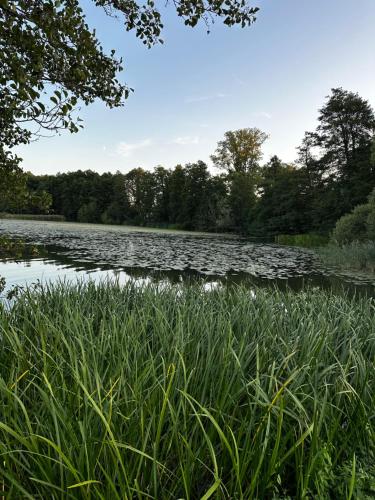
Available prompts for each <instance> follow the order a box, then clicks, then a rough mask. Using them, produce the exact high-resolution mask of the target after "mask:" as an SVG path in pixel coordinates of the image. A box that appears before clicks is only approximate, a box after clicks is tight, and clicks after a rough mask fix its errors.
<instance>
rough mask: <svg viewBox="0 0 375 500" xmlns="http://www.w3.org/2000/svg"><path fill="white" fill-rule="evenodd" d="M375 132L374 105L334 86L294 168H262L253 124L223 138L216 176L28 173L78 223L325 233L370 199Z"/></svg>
mask: <svg viewBox="0 0 375 500" xmlns="http://www.w3.org/2000/svg"><path fill="white" fill-rule="evenodd" d="M374 132H375V114H374V111H373V109H372V108H371V106H370V104H369V103H368V102H367V101H366V100H364V99H362V98H361V97H360V96H359V95H358V94H356V93H353V92H348V91H345V90H343V89H341V88H337V89H332V93H331V95H330V96H329V97H328V98H327V101H326V102H325V103H324V105H323V107H322V108H321V109H320V110H319V116H318V127H317V128H316V130H315V131H314V132H306V134H305V137H304V139H303V142H302V144H301V146H300V147H299V148H298V160H297V161H296V163H295V164H286V163H283V162H282V160H280V159H279V158H278V157H277V156H274V157H273V158H271V160H270V161H269V162H268V163H266V164H263V165H261V159H262V150H261V149H262V144H263V142H264V141H265V140H266V139H267V135H266V134H264V133H263V132H261V131H260V130H258V129H256V128H250V129H242V130H237V131H233V132H227V133H226V134H225V137H224V139H223V140H222V141H220V142H219V143H218V146H217V149H216V151H215V152H214V154H213V155H212V157H211V159H212V161H213V163H214V165H215V167H217V169H219V171H220V174H218V175H213V174H212V173H211V172H210V171H209V169H208V167H207V165H206V164H205V163H203V162H202V161H198V162H196V163H191V164H188V165H185V166H184V167H183V166H181V165H178V166H176V167H175V168H174V169H172V170H168V169H165V168H163V167H161V166H158V167H156V168H155V169H154V171H152V172H150V171H146V170H143V169H142V168H136V169H133V170H131V171H130V172H128V173H126V174H123V173H120V172H117V173H115V174H111V173H105V174H102V175H100V174H98V173H96V172H93V171H90V170H88V171H77V172H71V173H63V174H57V175H55V176H52V175H46V176H34V175H31V174H29V175H28V180H27V184H28V188H29V190H31V191H32V192H33V193H36V194H38V193H39V194H40V196H41V194H42V193H49V194H50V195H51V196H52V204H51V206H50V211H52V212H53V213H58V214H62V215H64V216H65V217H66V219H67V220H72V221H81V222H103V223H114V224H123V223H128V224H137V225H159V226H160V225H161V226H168V227H179V228H184V229H193V230H216V231H220V230H223V231H224V230H226V231H227V230H232V231H238V232H242V233H248V234H254V235H263V234H279V233H286V234H295V233H305V232H327V231H329V230H330V229H332V227H333V226H334V225H335V222H336V221H337V220H338V219H339V218H340V217H341V216H342V215H344V214H346V213H348V212H350V211H351V210H353V208H354V207H355V206H357V205H359V204H363V203H366V201H367V197H368V195H369V193H370V192H371V190H372V188H373V187H374V186H375V139H374V137H375V136H374ZM44 209H46V206H44ZM35 211H36V212H37V211H38V208H36V210H35Z"/></svg>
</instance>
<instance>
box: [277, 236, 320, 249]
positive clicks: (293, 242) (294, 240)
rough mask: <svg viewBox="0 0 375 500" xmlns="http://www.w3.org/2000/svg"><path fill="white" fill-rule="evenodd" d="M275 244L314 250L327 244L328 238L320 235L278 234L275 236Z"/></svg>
mask: <svg viewBox="0 0 375 500" xmlns="http://www.w3.org/2000/svg"><path fill="white" fill-rule="evenodd" d="M275 243H277V244H278V245H288V246H293V247H304V248H316V247H321V246H323V245H326V244H327V243H328V236H325V235H321V234H313V233H305V234H279V235H278V236H275Z"/></svg>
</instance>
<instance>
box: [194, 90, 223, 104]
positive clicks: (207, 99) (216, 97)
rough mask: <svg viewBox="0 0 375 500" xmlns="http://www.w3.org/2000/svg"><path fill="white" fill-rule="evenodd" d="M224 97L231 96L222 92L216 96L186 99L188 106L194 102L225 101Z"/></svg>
mask: <svg viewBox="0 0 375 500" xmlns="http://www.w3.org/2000/svg"><path fill="white" fill-rule="evenodd" d="M224 97H229V94H223V93H222V92H217V93H216V94H212V95H204V96H196V97H187V98H186V99H185V102H186V103H187V104H191V103H194V102H203V101H212V100H213V99H223V98H224Z"/></svg>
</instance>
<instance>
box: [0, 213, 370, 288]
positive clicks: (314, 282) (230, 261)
mask: <svg viewBox="0 0 375 500" xmlns="http://www.w3.org/2000/svg"><path fill="white" fill-rule="evenodd" d="M0 235H6V236H10V237H14V238H22V239H23V240H24V241H25V242H26V243H29V244H33V245H37V246H38V248H39V250H40V251H39V256H38V257H34V258H33V257H30V258H28V259H25V260H18V261H15V260H11V259H8V260H3V261H2V262H0V276H3V277H5V279H6V282H7V288H8V289H9V288H11V287H12V286H14V285H20V286H24V285H30V284H32V283H35V282H38V281H56V280H58V279H66V280H75V279H77V278H80V279H95V280H100V279H104V278H116V279H118V280H120V282H125V281H127V280H129V279H136V280H138V281H139V282H140V283H144V282H150V281H160V280H168V281H171V282H180V281H184V280H195V279H202V280H204V281H205V282H206V283H207V284H210V283H211V284H213V283H214V284H217V283H222V282H225V283H240V282H246V283H249V284H250V285H258V286H274V285H276V286H278V287H280V288H292V289H293V290H300V289H302V288H304V287H306V286H309V285H310V286H317V287H321V288H327V289H333V290H335V291H338V292H342V290H347V291H349V292H350V293H359V294H366V295H370V296H375V283H374V281H373V280H371V279H370V278H369V277H366V276H358V275H357V276H352V275H350V274H344V273H338V272H337V271H335V270H334V269H327V268H324V267H323V266H322V264H321V263H320V262H319V259H318V258H317V257H316V256H315V254H314V252H312V251H311V250H307V249H300V248H292V247H287V246H280V245H276V244H271V243H259V242H258V243H256V242H252V241H249V240H247V239H245V238H240V237H236V236H232V235H218V234H208V233H189V232H183V231H163V230H153V229H145V228H135V227H127V226H106V225H97V224H78V223H63V222H58V223H57V222H47V221H23V220H7V219H1V220H0Z"/></svg>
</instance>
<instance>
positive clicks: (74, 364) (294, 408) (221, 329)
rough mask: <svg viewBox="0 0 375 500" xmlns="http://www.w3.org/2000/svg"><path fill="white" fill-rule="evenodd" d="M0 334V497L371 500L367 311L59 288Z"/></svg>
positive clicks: (166, 292) (288, 297)
mask: <svg viewBox="0 0 375 500" xmlns="http://www.w3.org/2000/svg"><path fill="white" fill-rule="evenodd" d="M0 337H1V343H0V360H1V363H0V404H1V411H0V496H1V490H2V491H3V495H4V496H5V497H6V498H29V499H35V498H43V499H44V498H53V499H68V498H72V499H73V498H74V499H77V498H78V499H81V498H82V499H147V498H154V499H177V498H180V499H181V498H184V499H192V500H195V499H199V498H200V499H204V500H206V499H209V498H212V499H246V500H248V499H252V498H265V499H267V498H269V499H271V498H274V499H276V498H278V499H281V498H284V499H286V498H348V499H349V498H366V495H368V497H369V498H373V497H374V495H375V467H374V463H375V462H374V431H375V420H374V414H375V399H374V394H375V370H374V359H375V358H374V356H375V315H374V303H373V301H372V300H370V299H356V300H355V299H349V298H346V297H337V296H334V295H331V294H328V293H325V292H322V291H317V290H308V291H306V292H303V293H299V294H294V293H291V292H290V293H289V292H279V291H276V290H275V291H272V290H258V289H256V290H249V289H247V288H245V287H243V286H241V287H232V288H231V289H226V288H221V289H216V290H212V291H210V292H203V290H202V287H201V286H199V285H194V286H187V285H185V286H183V287H181V288H176V287H172V286H161V285H149V286H143V287H139V286H137V285H136V284H135V283H129V284H127V285H126V286H123V287H120V286H118V285H117V284H114V283H102V284H100V285H94V284H93V283H86V284H83V283H80V284H77V285H70V286H68V285H67V284H64V283H60V284H57V285H53V286H52V285H51V286H48V285H47V286H44V287H40V288H39V289H38V290H34V291H31V290H29V291H26V292H25V293H24V294H23V295H22V296H21V297H20V298H19V299H18V300H17V302H16V303H15V304H14V306H13V307H12V308H6V307H2V308H1V309H0Z"/></svg>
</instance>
